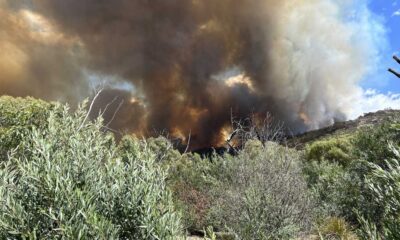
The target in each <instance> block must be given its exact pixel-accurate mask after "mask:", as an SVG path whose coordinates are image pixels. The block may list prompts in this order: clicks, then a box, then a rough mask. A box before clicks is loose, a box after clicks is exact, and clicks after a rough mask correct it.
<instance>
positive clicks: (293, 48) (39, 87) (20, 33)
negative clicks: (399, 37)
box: [0, 0, 384, 147]
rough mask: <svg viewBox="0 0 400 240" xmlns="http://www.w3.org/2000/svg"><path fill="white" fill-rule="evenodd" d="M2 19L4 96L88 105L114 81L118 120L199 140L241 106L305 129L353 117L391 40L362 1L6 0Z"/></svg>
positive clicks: (108, 100)
mask: <svg viewBox="0 0 400 240" xmlns="http://www.w3.org/2000/svg"><path fill="white" fill-rule="evenodd" d="M0 19H1V20H0V49H2V51H1V52H0V72H1V75H0V94H8V95H14V96H25V95H32V96H35V97H40V98H44V99H49V100H62V101H68V102H71V103H76V102H78V101H80V100H82V99H83V98H85V97H88V96H89V94H90V93H91V92H90V89H91V88H90V87H91V86H92V85H93V84H96V83H100V82H105V83H107V84H108V86H109V87H108V88H107V89H106V90H105V91H104V92H103V93H102V94H101V95H100V99H99V102H98V104H97V109H96V110H98V111H99V110H100V109H106V106H107V111H106V114H105V115H104V117H105V118H106V122H107V120H111V119H112V120H113V121H112V122H111V123H110V128H113V129H118V130H122V131H127V132H132V133H138V134H145V135H146V134H149V132H150V131H151V130H152V129H155V130H166V131H168V132H170V133H171V134H173V135H174V136H177V137H183V138H184V137H185V136H188V135H189V133H191V134H192V141H193V142H194V144H195V145H196V146H198V147H201V146H209V145H213V144H217V143H218V142H220V139H221V137H222V136H221V129H223V128H224V127H226V126H227V125H229V124H230V123H229V121H230V113H231V111H232V113H233V115H235V116H237V117H245V116H248V115H250V114H251V113H266V112H271V113H272V114H273V115H274V116H275V118H277V119H279V120H281V121H283V122H285V124H286V125H287V126H288V127H289V128H291V129H292V130H293V131H297V132H300V131H305V130H308V129H313V128H318V127H322V126H325V125H328V124H331V123H333V122H334V121H335V120H344V119H346V118H348V117H352V115H354V114H355V112H357V110H355V109H357V108H359V106H356V105H355V103H357V104H358V103H359V102H360V101H362V98H363V96H364V95H363V90H362V89H361V87H359V83H360V81H361V80H362V79H363V78H364V77H365V76H367V74H368V73H369V72H370V71H371V70H372V69H373V68H374V66H375V65H376V64H377V61H378V59H377V56H378V53H379V48H380V45H382V42H380V41H381V40H379V39H383V38H384V37H382V36H383V35H384V29H383V28H382V26H381V24H380V22H379V19H378V18H377V17H375V16H373V15H372V14H371V13H370V12H369V10H368V8H367V3H366V1H362V0H280V1H277V0H218V1H216V0H168V1H166V0H152V1H149V0H114V1H109V0H68V1H65V0H29V1H28V0H26V1H23V0H0ZM116 110H118V111H117V115H116V116H114V113H115V112H116ZM357 113H358V112H357Z"/></svg>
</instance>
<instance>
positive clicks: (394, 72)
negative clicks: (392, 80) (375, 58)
mask: <svg viewBox="0 0 400 240" xmlns="http://www.w3.org/2000/svg"><path fill="white" fill-rule="evenodd" d="M393 59H394V60H395V61H396V62H397V63H398V64H400V58H398V57H397V56H393ZM389 72H391V73H393V74H394V75H395V76H396V77H398V78H400V73H398V72H396V71H395V70H393V69H391V68H389Z"/></svg>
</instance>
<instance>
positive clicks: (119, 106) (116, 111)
mask: <svg viewBox="0 0 400 240" xmlns="http://www.w3.org/2000/svg"><path fill="white" fill-rule="evenodd" d="M122 104H124V100H122V101H121V102H120V103H119V105H118V107H117V109H116V110H115V112H114V114H113V116H112V118H111V119H110V121H108V123H107V124H106V125H105V126H106V127H108V125H110V123H111V122H112V121H114V118H115V116H116V115H117V113H118V111H119V109H120V108H121V106H122Z"/></svg>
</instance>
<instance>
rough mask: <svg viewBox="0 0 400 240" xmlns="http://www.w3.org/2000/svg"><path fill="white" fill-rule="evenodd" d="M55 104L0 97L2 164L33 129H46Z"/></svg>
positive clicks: (0, 159) (0, 149)
mask: <svg viewBox="0 0 400 240" xmlns="http://www.w3.org/2000/svg"><path fill="white" fill-rule="evenodd" d="M54 107H55V104H51V103H47V102H45V101H41V100H36V99H33V98H12V97H8V96H3V97H0V143H1V144H0V162H3V161H6V160H7V154H8V152H9V151H10V150H12V149H14V148H16V147H17V146H18V145H19V143H20V142H21V141H22V140H23V139H24V138H25V137H26V136H27V135H28V134H29V132H30V131H31V130H32V128H34V127H36V128H46V126H47V118H48V116H49V112H50V111H51V110H52V109H54Z"/></svg>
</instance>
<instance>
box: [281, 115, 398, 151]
mask: <svg viewBox="0 0 400 240" xmlns="http://www.w3.org/2000/svg"><path fill="white" fill-rule="evenodd" d="M399 115H400V110H392V109H390V110H380V111H377V112H371V113H366V114H364V115H363V116H361V117H359V118H357V119H355V120H350V121H345V122H336V123H335V124H333V125H331V126H329V127H325V128H321V129H317V130H313V131H309V132H306V133H303V134H300V135H296V136H294V137H293V138H290V139H289V141H288V144H289V146H291V147H296V148H297V149H303V148H304V146H305V145H306V144H307V143H311V142H314V141H318V140H321V139H324V138H328V137H332V136H339V135H344V134H351V133H353V132H355V131H356V130H357V129H360V128H363V127H366V126H371V125H380V124H382V123H384V122H386V121H391V120H393V119H394V118H396V116H399Z"/></svg>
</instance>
